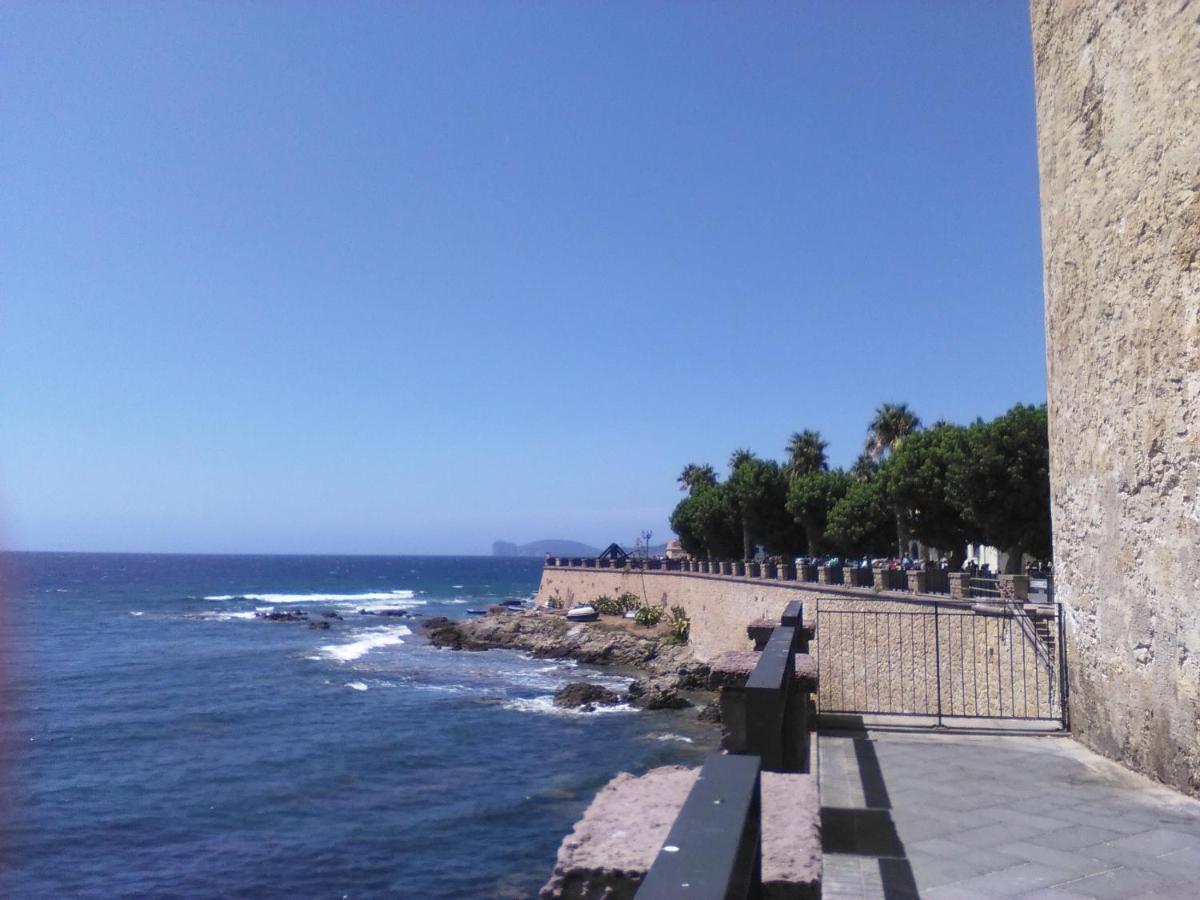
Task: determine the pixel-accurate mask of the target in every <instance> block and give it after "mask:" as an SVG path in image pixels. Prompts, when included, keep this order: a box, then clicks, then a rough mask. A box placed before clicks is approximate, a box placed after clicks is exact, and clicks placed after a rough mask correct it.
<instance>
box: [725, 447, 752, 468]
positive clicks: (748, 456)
mask: <svg viewBox="0 0 1200 900" xmlns="http://www.w3.org/2000/svg"><path fill="white" fill-rule="evenodd" d="M754 458H755V456H754V453H753V451H751V450H747V449H746V448H745V447H739V448H738V449H737V450H734V451H733V453H731V454H730V455H729V471H730V472H736V471H737V467H738V466H740V465H741V464H742V463H747V462H750V460H752V459H754Z"/></svg>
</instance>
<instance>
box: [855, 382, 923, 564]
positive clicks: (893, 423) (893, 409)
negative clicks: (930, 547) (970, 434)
mask: <svg viewBox="0 0 1200 900" xmlns="http://www.w3.org/2000/svg"><path fill="white" fill-rule="evenodd" d="M920 427H921V420H920V419H918V418H917V415H916V413H914V412H913V411H912V410H911V409H909V408H908V404H907V403H884V404H883V405H881V406H880V407H879V408H878V409H876V410H875V417H874V418H873V419H872V420H871V424H870V425H869V426H868V428H867V453H869V454H870V455H871V457H872V458H873V459H875V460H876V461H879V460H882V459H883V458H884V457H886V456H888V455H889V454H891V453H892V452H893V451H895V450H897V449H899V447H900V446H901V445H902V444H903V443H904V441H905V439H906V438H907V437H908V436H909V435H911V434H913V433H914V432H915V431H916V430H917V429H918V428H920ZM894 512H895V516H896V547H897V552H896V555H897V556H903V555H904V553H905V547H906V546H907V545H908V535H907V521H906V516H905V510H904V507H903V506H897V507H896V508H895V510H894Z"/></svg>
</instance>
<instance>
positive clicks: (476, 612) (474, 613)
mask: <svg viewBox="0 0 1200 900" xmlns="http://www.w3.org/2000/svg"><path fill="white" fill-rule="evenodd" d="M467 615H468V616H486V615H487V610H486V609H471V607H469V606H468V607H467Z"/></svg>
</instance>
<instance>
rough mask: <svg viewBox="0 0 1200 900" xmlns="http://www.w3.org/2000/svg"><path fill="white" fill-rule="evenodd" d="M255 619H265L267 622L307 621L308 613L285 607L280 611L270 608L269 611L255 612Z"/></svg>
mask: <svg viewBox="0 0 1200 900" xmlns="http://www.w3.org/2000/svg"><path fill="white" fill-rule="evenodd" d="M254 618H256V619H265V620H266V621H268V622H307V621H308V613H306V612H304V611H303V610H298V609H285V610H283V611H282V612H278V611H275V610H272V611H271V612H256V613H255V614H254Z"/></svg>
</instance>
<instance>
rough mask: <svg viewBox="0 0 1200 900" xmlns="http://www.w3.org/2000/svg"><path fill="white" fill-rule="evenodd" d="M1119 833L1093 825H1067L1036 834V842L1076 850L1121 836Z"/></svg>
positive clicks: (1058, 848) (1059, 848) (1055, 847)
mask: <svg viewBox="0 0 1200 900" xmlns="http://www.w3.org/2000/svg"><path fill="white" fill-rule="evenodd" d="M1121 836H1122V835H1121V833H1120V832H1117V831H1110V830H1109V829H1107V828H1097V827H1096V826H1094V825H1068V826H1066V827H1065V828H1063V829H1061V830H1059V831H1052V832H1050V833H1049V834H1040V835H1038V839H1037V840H1038V843H1039V844H1041V845H1042V846H1043V847H1052V848H1054V849H1055V850H1078V849H1079V848H1080V847H1089V846H1091V845H1092V844H1103V843H1106V842H1107V841H1113V840H1116V839H1117V838H1119V837H1121Z"/></svg>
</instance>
